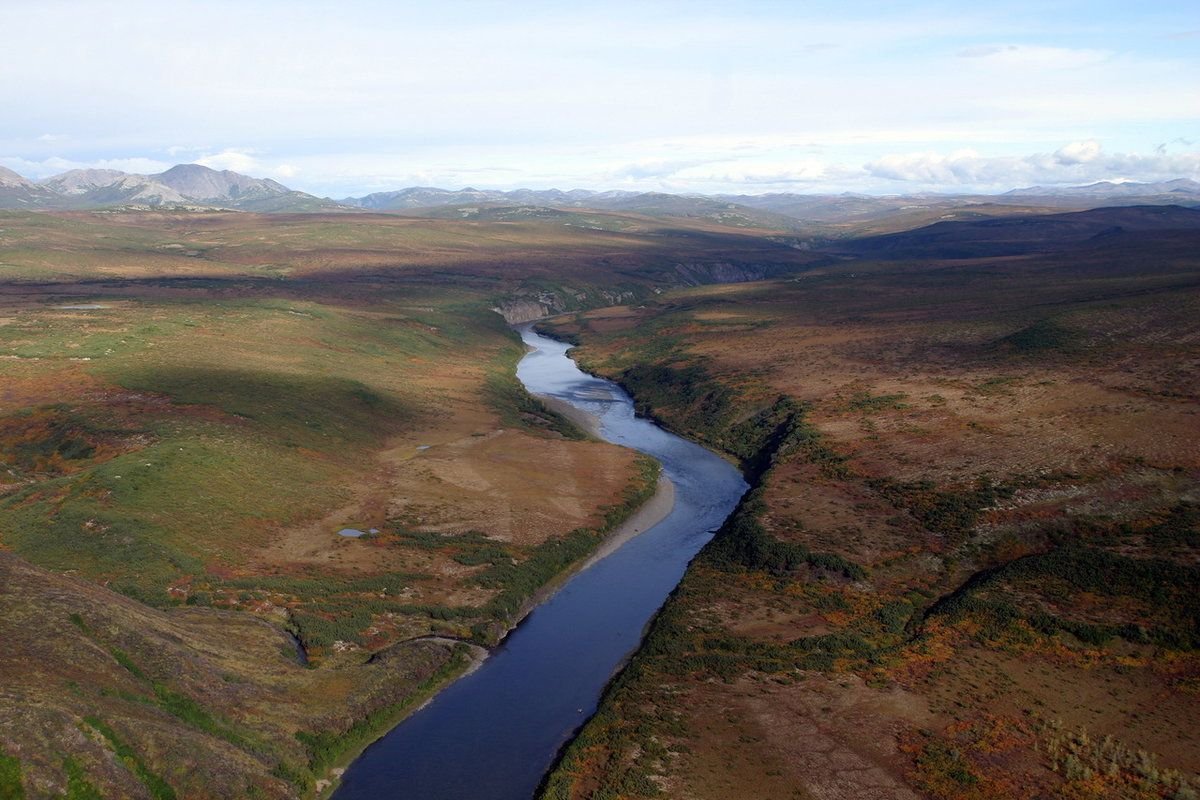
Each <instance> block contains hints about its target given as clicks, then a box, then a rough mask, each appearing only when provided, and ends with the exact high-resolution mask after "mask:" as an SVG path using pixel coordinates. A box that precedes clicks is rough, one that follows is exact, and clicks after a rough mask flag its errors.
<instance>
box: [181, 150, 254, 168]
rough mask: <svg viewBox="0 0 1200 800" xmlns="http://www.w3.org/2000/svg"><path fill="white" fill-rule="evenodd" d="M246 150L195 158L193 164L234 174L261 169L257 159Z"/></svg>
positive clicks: (225, 151)
mask: <svg viewBox="0 0 1200 800" xmlns="http://www.w3.org/2000/svg"><path fill="white" fill-rule="evenodd" d="M251 152H252V151H248V150H223V151H221V152H220V153H215V154H213V155H209V156H203V157H201V158H197V159H196V161H195V163H197V164H199V165H200V166H202V167H208V168H209V169H231V170H233V171H234V172H245V173H250V172H254V171H255V170H259V169H261V167H262V165H261V164H259V161H258V159H256V158H255V157H254V156H253V155H251Z"/></svg>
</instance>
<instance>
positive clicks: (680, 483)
mask: <svg viewBox="0 0 1200 800" xmlns="http://www.w3.org/2000/svg"><path fill="white" fill-rule="evenodd" d="M521 333H522V338H523V339H524V340H525V342H526V343H527V344H528V345H530V346H531V347H532V348H533V349H532V350H531V352H530V353H529V354H528V355H527V356H526V357H525V358H524V359H522V361H521V363H520V365H519V366H518V377H519V378H520V380H521V381H522V383H524V385H525V386H526V388H527V390H528V391H530V392H531V393H533V394H535V395H538V396H539V397H542V398H545V397H549V398H551V399H552V400H557V401H559V402H563V403H569V404H571V405H572V406H574V407H576V408H578V409H579V410H580V411H581V412H582V413H587V414H590V415H592V417H594V419H595V420H596V421H597V424H595V425H594V427H592V430H594V431H595V432H596V433H598V434H599V438H602V439H604V440H607V441H609V442H613V443H615V444H620V445H624V446H627V447H631V448H633V449H636V450H638V451H640V452H642V453H645V454H647V455H649V456H652V457H653V458H655V459H656V460H657V461H658V462H659V463H660V464H661V465H662V471H663V477H664V478H665V480H663V481H661V482H660V483H659V485H658V487H657V489H656V491H655V493H654V496H653V499H651V500H650V501H648V502H647V503H645V504H643V505H642V506H641V507H640V508H639V509H638V511H636V512H635V513H634V514H633V515H631V516H630V518H629V519H627V520H625V521H624V523H623V524H622V525H620V526H617V527H616V528H614V529H613V531H612V532H611V533H610V534H609V535H608V536H607V537H605V540H604V543H603V544H602V545H601V546H600V549H599V550H596V551H594V552H593V553H592V554H591V555H589V556H588V557H586V558H585V559H584V560H583V561H582V562H580V564H579V567H577V568H576V569H575V570H574V574H573V575H572V576H571V577H570V578H569V579H566V580H563V581H561V583H559V585H557V586H555V587H554V588H552V589H549V590H548V596H547V597H546V598H545V599H544V601H543V602H541V604H540V605H536V606H534V607H533V608H531V609H530V611H529V613H528V615H527V616H526V617H525V620H524V621H523V622H522V623H521V624H520V625H519V626H518V627H516V628H515V629H514V630H512V631H511V632H510V633H509V634H508V636H507V637H506V638H505V639H504V640H503V641H502V642H501V643H500V644H499V645H498V646H497V647H496V648H494V649H493V651H492V653H491V655H490V656H489V657H488V658H487V660H486V661H485V662H484V663H483V665H482V666H481V667H480V668H478V669H477V670H476V671H475V672H474V673H472V674H470V675H468V676H466V677H463V678H460V679H459V680H457V681H455V682H453V683H452V684H450V685H449V686H447V687H446V688H445V689H443V690H442V691H441V692H440V693H439V694H438V695H437V696H436V697H434V698H433V700H432V701H431V702H429V703H428V704H426V705H425V707H424V708H422V709H421V710H419V711H416V712H414V713H412V714H411V715H409V717H408V718H407V719H406V720H405V722H404V723H403V724H401V725H399V726H397V727H395V728H393V729H392V730H391V731H390V732H389V733H388V734H387V735H385V736H384V737H383V738H381V739H380V740H378V741H377V742H375V743H374V744H373V745H371V746H370V747H368V748H367V749H366V750H365V751H364V753H363V754H362V756H361V757H360V758H359V759H358V760H357V761H355V762H354V763H353V764H352V765H351V766H350V768H349V769H348V770H347V771H346V773H345V775H344V776H343V780H342V783H341V785H340V787H339V788H338V789H337V790H336V791H335V794H334V796H335V797H337V798H339V800H357V798H375V797H380V796H390V795H394V794H396V793H397V792H400V791H403V793H405V794H407V795H410V796H413V797H421V798H423V799H424V800H438V799H439V798H441V799H443V800H459V799H461V800H466V799H467V798H471V799H472V800H474V798H488V800H528V799H529V798H530V797H531V796H532V795H533V793H534V792H535V791H536V789H537V786H538V784H539V782H540V781H541V779H542V776H543V774H544V772H545V770H546V769H547V768H548V767H549V766H550V765H551V763H552V762H553V760H554V758H555V756H556V754H557V753H558V752H559V750H560V749H561V747H562V746H563V744H564V743H565V742H566V741H567V740H568V739H569V738H570V737H571V736H572V735H573V733H574V731H575V730H576V729H577V728H578V727H579V726H580V725H581V724H582V722H583V721H584V720H585V719H587V718H588V717H589V716H590V715H591V714H592V713H593V712H594V710H595V708H596V703H597V701H598V699H599V696H600V693H601V692H602V691H603V689H604V687H605V685H607V683H608V682H609V680H610V679H611V678H612V676H613V675H614V674H615V673H616V671H617V670H618V669H619V668H620V667H621V665H622V664H623V663H625V660H626V659H627V658H628V656H629V654H630V653H631V652H632V651H633V650H634V649H635V648H636V647H637V646H638V643H639V642H640V641H641V637H642V634H643V631H644V630H645V625H646V623H647V621H648V620H649V619H650V618H651V617H652V616H653V614H654V613H655V612H656V611H657V609H658V608H659V606H661V604H662V602H663V600H664V599H665V598H666V597H667V595H668V594H669V593H670V591H671V590H672V589H673V588H674V587H675V585H676V584H677V583H678V581H679V578H680V577H681V576H682V574H683V572H684V570H685V569H686V567H687V564H688V563H689V561H690V560H691V558H692V557H693V556H694V555H695V553H696V552H697V551H698V550H699V549H700V548H701V547H702V546H703V545H704V544H705V543H706V542H707V541H708V539H709V538H710V537H711V533H710V531H712V530H714V529H716V528H717V527H719V525H720V523H721V522H722V521H723V520H724V519H725V517H726V516H727V515H728V514H729V512H730V511H731V510H732V509H733V507H734V506H735V505H736V503H737V501H738V499H739V498H740V497H741V495H742V493H743V492H744V491H745V489H746V484H745V482H744V481H743V480H742V478H741V475H740V474H739V473H738V472H737V470H736V469H735V468H734V467H733V466H732V465H730V464H729V463H728V462H726V461H725V460H723V459H722V458H720V457H719V456H717V455H716V454H714V453H712V452H710V451H708V450H705V449H704V448H702V447H700V446H699V445H696V444H694V443H692V442H689V441H686V440H684V439H681V438H679V437H677V436H674V435H673V434H670V433H668V432H666V431H664V430H662V429H661V428H659V427H658V426H656V425H654V424H653V423H652V422H650V421H648V420H645V419H641V418H638V417H637V416H636V415H635V414H634V410H633V403H632V401H631V400H630V398H629V397H628V395H626V394H625V393H624V392H623V391H621V390H620V388H619V387H617V386H615V385H614V384H612V383H610V382H608V381H604V380H602V379H598V378H595V377H593V376H590V375H586V374H584V373H582V372H581V371H580V370H579V369H578V367H577V366H576V365H575V364H574V362H573V361H571V360H570V359H569V358H568V357H567V356H566V351H567V350H568V349H569V346H568V345H566V344H564V343H562V342H557V341H554V340H551V339H548V338H545V337H542V336H539V335H537V334H536V333H533V332H532V331H530V330H528V329H524V330H522V331H521ZM580 419H581V420H582V419H583V418H580ZM602 551H603V552H602ZM556 583H557V582H556Z"/></svg>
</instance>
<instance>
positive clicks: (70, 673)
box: [0, 210, 804, 798]
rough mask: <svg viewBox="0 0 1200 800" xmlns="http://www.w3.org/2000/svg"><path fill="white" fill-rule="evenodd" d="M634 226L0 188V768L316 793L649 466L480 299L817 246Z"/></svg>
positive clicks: (12, 775)
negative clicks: (571, 417)
mask: <svg viewBox="0 0 1200 800" xmlns="http://www.w3.org/2000/svg"><path fill="white" fill-rule="evenodd" d="M626 222H627V223H628V224H623V225H619V226H616V227H619V228H625V229H628V230H623V231H609V230H593V229H588V230H576V229H574V228H572V227H570V226H568V225H564V224H549V223H544V222H539V221H536V220H534V221H532V222H524V223H510V222H506V223H475V222H471V223H466V222H461V221H441V220H426V219H402V218H398V217H394V216H385V215H368V214H362V215H351V216H347V215H333V216H318V215H312V216H303V215H300V216H284V215H278V216H257V215H252V214H242V213H227V212H215V211H180V210H174V211H161V212H139V211H111V212H110V211H105V212H96V213H82V212H74V213H41V214H35V213H23V212H3V213H0V573H2V574H0V586H3V590H2V591H0V639H3V641H4V643H5V645H4V647H3V648H0V649H2V650H3V654H2V655H0V675H2V676H3V680H2V681H0V698H2V699H0V756H2V758H0V796H3V797H18V796H24V797H31V798H35V797H54V796H63V795H65V796H68V797H94V796H103V797H154V798H162V797H188V798H202V797H214V798H215V797H295V796H308V795H313V794H314V793H319V792H320V791H321V790H323V789H324V788H326V787H327V785H328V779H329V775H328V771H329V770H330V769H331V768H333V767H336V766H338V765H340V764H342V763H343V762H345V761H346V760H347V759H348V758H349V757H350V756H352V755H353V754H354V753H355V752H357V750H358V749H360V748H361V747H363V746H364V745H366V744H367V743H369V742H370V741H371V739H372V738H374V737H375V736H378V735H379V734H380V733H381V732H383V731H384V730H385V729H386V728H387V727H388V726H389V725H391V724H393V723H394V722H395V721H396V720H397V719H398V718H399V717H400V716H402V715H403V713H404V712H405V710H406V709H408V708H411V707H412V705H413V704H414V703H416V702H417V701H419V700H420V699H422V698H423V697H425V696H427V695H428V694H429V693H430V692H432V691H434V690H436V689H437V688H438V687H439V686H440V685H442V684H443V683H444V682H445V681H447V680H449V679H451V678H452V677H454V676H455V675H457V674H459V673H461V671H462V670H463V669H465V668H466V667H467V666H468V665H469V664H470V662H471V661H472V659H474V658H476V657H478V653H479V652H480V650H479V647H480V646H490V645H492V644H494V643H495V642H496V641H498V639H499V638H500V637H502V636H503V635H504V633H505V632H506V631H507V630H508V629H509V627H510V626H511V625H513V624H514V623H515V622H516V621H517V620H518V619H519V617H520V615H521V614H522V613H523V612H524V610H525V609H526V608H527V607H528V604H529V602H530V601H531V599H532V598H533V597H534V596H535V595H536V593H537V592H538V590H540V589H542V588H543V587H545V586H546V585H547V584H549V583H551V582H553V581H555V580H558V579H560V578H561V577H562V576H563V575H564V574H565V573H566V572H567V571H568V570H569V569H570V568H571V567H572V565H573V564H575V563H577V562H579V561H580V560H582V559H584V558H585V557H586V556H587V555H588V554H589V553H590V552H591V551H592V550H593V549H594V548H595V547H596V546H597V545H598V544H599V542H600V541H601V539H602V538H603V536H604V535H605V534H606V533H607V532H609V531H610V530H612V529H613V528H614V527H616V526H617V525H619V523H620V522H621V521H622V520H623V519H625V518H626V517H627V516H628V515H629V514H630V513H631V512H632V511H633V510H634V509H636V507H637V506H639V505H640V504H641V503H642V502H643V501H644V500H645V499H646V498H648V497H649V496H650V494H651V493H653V491H654V487H655V485H656V481H657V469H658V468H657V464H655V463H654V462H652V461H648V460H646V459H644V458H641V457H638V456H636V455H635V454H634V453H632V452H631V451H628V450H624V449H622V448H618V447H615V446H611V445H608V444H604V443H601V442H597V441H594V440H590V439H588V438H587V437H586V436H585V435H584V434H583V433H581V432H580V431H579V430H577V429H576V428H575V427H574V426H573V425H572V424H571V423H569V422H568V421H567V420H565V419H563V418H562V417H560V416H558V415H557V414H555V413H554V412H552V411H550V410H549V409H548V408H546V407H544V406H543V405H542V404H541V403H540V402H538V401H537V400H536V399H534V398H532V397H530V396H529V395H528V394H526V393H525V391H524V389H523V388H522V387H521V386H520V384H519V383H518V382H517V380H516V378H515V376H514V367H515V365H516V362H517V360H518V359H519V358H520V357H521V355H522V354H523V352H524V349H523V346H522V345H521V343H520V341H519V339H518V337H517V336H516V335H515V334H514V333H513V332H512V331H511V330H510V329H509V327H508V324H507V323H506V321H505V319H504V318H503V317H502V316H501V315H500V314H498V313H496V312H495V310H494V309H495V308H497V307H499V308H501V310H507V309H511V308H521V307H529V306H532V307H534V308H535V309H540V310H541V311H544V310H546V309H547V308H550V307H562V308H574V307H595V306H601V305H611V304H612V303H614V302H620V301H629V300H635V299H638V298H640V297H644V296H649V295H651V294H652V293H653V291H654V289H656V288H659V287H661V286H664V285H671V284H678V283H680V282H682V280H683V278H682V277H680V275H681V273H679V272H678V270H677V269H676V264H677V262H678V261H679V260H680V259H683V260H686V261H689V263H692V267H691V268H690V272H689V273H688V274H689V275H691V276H694V275H696V274H702V271H703V270H702V268H703V266H704V263H707V262H706V261H705V260H706V259H711V260H712V262H713V263H714V264H719V265H720V269H722V270H728V269H730V268H731V267H730V264H731V262H733V261H735V260H737V259H744V260H745V262H746V263H747V264H748V265H749V266H746V267H745V269H746V270H747V272H746V274H747V275H749V276H761V275H763V274H766V273H768V272H772V271H774V272H781V271H788V270H791V269H793V268H794V267H795V266H796V265H797V264H799V263H802V262H803V260H804V258H802V257H800V256H798V255H796V254H795V252H794V251H793V250H791V249H790V248H788V247H786V246H783V245H780V244H778V243H773V242H770V241H768V240H765V239H763V238H762V237H761V236H758V235H748V234H745V233H741V232H735V231H734V232H731V231H727V230H724V229H713V230H709V229H703V230H702V229H696V228H694V227H693V228H692V229H687V228H686V225H685V226H683V227H684V229H682V230H675V229H673V228H671V226H669V225H664V224H663V223H660V222H654V221H651V220H646V219H640V218H639V219H628V220H626ZM697 265H699V266H697ZM698 269H699V270H700V272H699V273H698V272H697V270H698ZM344 528H355V529H358V530H361V531H364V532H367V535H365V536H362V537H359V538H348V537H343V536H339V535H338V532H339V531H340V530H342V529H344Z"/></svg>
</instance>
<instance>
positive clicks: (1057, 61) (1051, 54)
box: [956, 44, 1112, 70]
mask: <svg viewBox="0 0 1200 800" xmlns="http://www.w3.org/2000/svg"><path fill="white" fill-rule="evenodd" d="M956 55H957V56H958V57H959V58H966V59H972V60H973V61H975V62H976V63H977V64H978V65H980V66H983V67H993V68H999V69H1007V70H1011V69H1036V70H1058V69H1079V68H1081V67H1088V66H1092V65H1095V64H1099V63H1101V62H1103V61H1106V60H1107V59H1109V58H1110V57H1111V56H1112V53H1110V52H1108V51H1106V50H1094V49H1086V48H1069V47H1046V46H1043V45H1023V44H1003V45H1001V44H996V45H976V46H973V47H967V48H964V49H962V50H959V51H958V52H957V53H956Z"/></svg>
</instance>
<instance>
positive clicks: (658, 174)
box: [0, 0, 1200, 197]
mask: <svg viewBox="0 0 1200 800" xmlns="http://www.w3.org/2000/svg"><path fill="white" fill-rule="evenodd" d="M0 19H2V20H3V25H2V28H0V29H2V30H3V40H4V43H5V53H4V58H3V60H2V62H0V164H2V165H4V166H7V167H9V168H10V169H14V170H16V171H17V172H19V173H21V174H22V175H25V176H26V177H30V178H34V179H41V178H45V177H48V176H50V175H53V174H56V173H60V172H63V171H65V170H67V169H73V168H79V167H99V168H111V169H121V170H125V171H129V172H142V173H153V172H157V171H161V170H163V169H166V168H167V167H169V166H171V165H173V164H176V163H193V162H194V163H200V164H204V165H206V166H210V167H213V168H219V169H233V170H236V171H238V172H243V173H246V174H250V175H254V176H256V177H270V178H274V179H276V180H278V181H280V182H282V183H284V184H286V185H288V186H290V187H292V188H296V189H301V190H303V191H308V192H312V193H314V194H318V195H321V196H332V197H346V196H351V195H361V194H365V193H368V192H373V191H382V190H389V189H397V188H402V187H405V186H415V185H421V186H442V187H446V188H462V187H465V186H473V187H476V188H499V189H511V188H517V187H530V188H550V187H557V188H563V189H566V188H593V189H628V190H645V191H670V192H699V193H750V194H758V193H763V192H780V191H782V192H802V193H816V192H822V193H823V192H841V191H853V192H864V193H873V194H902V193H909V192H923V191H936V192H997V191H1006V190H1008V189H1012V188H1016V187H1022V186H1030V185H1034V184H1041V185H1058V184H1062V185H1073V184H1083V183H1089V182H1092V181H1096V180H1140V181H1156V180H1165V179H1172V178H1179V177H1187V178H1192V179H1200V7H1198V6H1197V4H1196V2H1195V0H1184V1H1183V2H1175V0H1154V2H1130V1H1129V0H1121V2H1107V0H1086V1H1084V0H1079V1H1076V0H1062V1H1058V0H1040V1H1039V2H1004V0H993V2H989V3H986V4H973V3H963V2H961V0H955V2H909V3H903V2H874V3H866V2H854V1H853V0H841V1H840V2H821V1H819V0H816V1H812V2H809V1H805V2H800V1H799V0H791V1H790V2H754V0H742V2H738V3H734V2H720V3H710V2H705V1H704V0H693V1H692V2H653V0H643V1H642V2H639V3H632V2H623V0H609V1H608V2H605V3H587V4H582V3H570V2H556V3H540V2H519V1H518V0H507V1H506V2H462V1H461V0H439V2H437V3H428V2H421V3H409V2H395V0H392V1H391V2H374V1H372V0H340V2H306V1H305V0H286V1H281V2H275V1H274V0H238V1H237V2H226V1H225V0H203V1H202V2H200V1H196V0H171V2H162V0H154V2H135V1H133V0H130V2H119V1H116V0H109V1H107V2H106V1H105V0H74V1H68V0H40V1H39V2H28V0H0Z"/></svg>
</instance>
